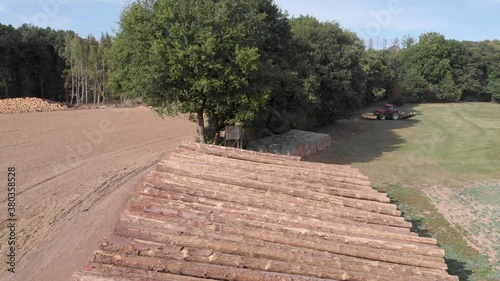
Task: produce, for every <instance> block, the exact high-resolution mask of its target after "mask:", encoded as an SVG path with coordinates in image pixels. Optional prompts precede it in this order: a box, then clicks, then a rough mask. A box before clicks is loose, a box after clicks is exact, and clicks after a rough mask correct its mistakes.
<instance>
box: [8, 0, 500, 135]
mask: <svg viewBox="0 0 500 281" xmlns="http://www.w3.org/2000/svg"><path fill="white" fill-rule="evenodd" d="M385 42H387V41H385ZM373 45H374V44H373V41H369V42H366V43H365V42H363V41H362V40H361V39H360V38H359V37H358V36H357V35H356V34H354V33H352V32H350V31H348V30H345V29H343V28H342V27H341V26H340V25H339V24H338V23H335V22H320V21H318V20H317V19H315V18H314V17H310V16H301V17H299V18H289V17H288V16H287V15H286V14H285V13H283V12H282V11H281V10H280V9H279V8H278V7H277V6H276V5H275V4H274V2H273V1H272V0H184V1H177V0H136V1H134V2H132V3H130V4H129V5H127V6H126V7H125V8H124V10H123V12H122V16H121V19H120V28H119V30H118V32H117V34H116V36H115V37H111V36H109V35H107V34H105V35H102V36H101V38H100V39H96V38H94V37H93V36H88V37H87V38H81V37H79V36H78V35H76V34H75V33H74V32H71V31H54V30H51V29H41V28H37V27H33V26H28V25H24V26H21V27H20V28H18V29H14V28H13V27H11V26H3V25H0V56H1V57H0V85H2V86H3V87H0V88H1V89H0V91H3V96H5V97H9V96H10V97H14V96H39V97H45V98H52V99H57V100H66V101H69V102H72V103H78V104H81V103H102V102H103V101H105V100H108V101H109V100H111V99H112V98H113V97H123V96H126V97H128V98H135V97H141V98H142V99H143V101H144V102H145V103H147V104H149V105H152V106H153V107H154V108H155V109H156V111H157V112H158V113H159V114H161V115H165V114H167V115H172V114H177V113H189V114H191V115H192V117H193V121H195V122H197V124H198V125H199V131H200V140H211V139H213V138H214V136H216V135H217V134H218V133H219V132H220V131H221V130H222V129H223V128H224V127H225V126H226V125H229V124H234V123H243V124H244V125H245V126H246V127H247V132H251V134H252V135H253V136H257V137H261V136H263V135H265V134H269V133H281V132H284V131H286V130H288V129H290V128H298V129H310V128H312V127H315V126H320V125H324V124H327V123H331V122H334V121H335V120H338V119H342V118H349V117H351V116H352V114H353V112H354V111H355V110H356V109H359V108H360V107H362V106H364V105H366V104H369V103H372V102H374V101H376V100H379V99H383V98H388V99H390V100H391V101H394V102H420V101H439V102H454V101H458V100H461V99H468V98H471V97H472V98H474V99H478V100H491V99H500V41H483V42H459V41H456V40H447V39H446V38H445V37H444V36H442V35H440V34H437V33H427V34H423V35H422V36H420V38H419V39H418V40H417V39H415V38H413V37H410V36H406V37H404V38H402V39H401V40H399V39H395V40H394V41H393V42H392V44H391V45H392V46H390V47H388V45H389V44H388V43H384V49H382V50H377V49H374V47H373ZM0 93H1V92H0ZM207 123H208V124H209V125H208V126H206V125H205V124H207Z"/></svg>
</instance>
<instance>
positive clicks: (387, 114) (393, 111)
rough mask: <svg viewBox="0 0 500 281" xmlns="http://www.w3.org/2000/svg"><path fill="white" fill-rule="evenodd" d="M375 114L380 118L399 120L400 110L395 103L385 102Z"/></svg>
mask: <svg viewBox="0 0 500 281" xmlns="http://www.w3.org/2000/svg"><path fill="white" fill-rule="evenodd" d="M373 114H375V116H377V119H378V120H385V119H392V120H398V119H399V118H400V114H399V110H398V109H397V108H396V105H394V104H385V105H384V106H383V107H382V108H380V109H378V110H377V111H375V112H374V113H373Z"/></svg>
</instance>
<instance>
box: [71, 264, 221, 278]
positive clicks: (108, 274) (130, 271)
mask: <svg viewBox="0 0 500 281" xmlns="http://www.w3.org/2000/svg"><path fill="white" fill-rule="evenodd" d="M211 280H212V281H214V279H206V278H196V277H190V276H183V275H175V274H169V273H161V272H155V271H149V270H141V269H134V268H127V267H121V266H116V265H108V264H101V263H95V262H91V263H89V265H88V266H86V267H85V268H84V269H82V270H81V271H78V272H75V273H74V274H73V276H72V277H71V281H211Z"/></svg>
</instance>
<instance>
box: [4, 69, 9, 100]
mask: <svg viewBox="0 0 500 281" xmlns="http://www.w3.org/2000/svg"><path fill="white" fill-rule="evenodd" d="M3 86H4V87H5V98H7V99H8V98H9V80H8V77H7V74H4V76H3Z"/></svg>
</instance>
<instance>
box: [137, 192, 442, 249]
mask: <svg viewBox="0 0 500 281" xmlns="http://www.w3.org/2000/svg"><path fill="white" fill-rule="evenodd" d="M141 194H143V195H146V196H152V197H153V198H151V199H150V200H151V201H152V202H153V200H154V202H156V203H157V204H158V205H157V206H155V208H158V209H159V210H163V211H166V210H168V209H169V208H174V207H176V206H179V207H178V208H194V209H196V210H197V211H199V212H201V213H202V214H201V215H203V212H206V213H207V214H211V213H213V212H219V213H222V214H225V215H226V216H227V215H229V216H234V217H239V218H251V219H252V220H258V221H265V222H267V221H269V222H276V223H283V224H288V225H290V226H292V227H293V226H308V227H313V228H312V229H318V230H319V229H322V230H324V231H328V232H332V231H333V232H335V231H342V232H344V233H350V234H353V235H354V234H356V235H365V236H380V237H387V238H390V239H395V240H402V241H410V242H418V243H424V244H436V243H437V242H436V240H435V239H431V238H421V237H418V236H417V235H416V234H415V233H412V232H410V231H409V229H408V228H396V227H390V226H384V225H376V224H375V225H374V224H366V223H361V222H358V221H353V220H349V219H343V218H337V217H331V218H325V217H319V218H315V217H314V216H313V217H312V216H311V214H309V213H306V214H304V215H300V214H297V213H289V212H286V211H282V210H280V211H279V210H274V211H271V210H269V208H265V207H264V208H259V207H249V206H245V205H239V204H234V203H230V202H220V201H216V200H211V199H207V198H202V199H200V198H197V197H194V196H191V195H186V194H177V193H172V192H167V191H162V190H158V189H156V188H152V187H146V188H145V189H144V192H141ZM165 199H167V200H168V201H166V202H165V201H164V200H165ZM162 201H163V202H162ZM176 201H177V202H176ZM258 203H259V202H255V205H258ZM161 204H164V206H161Z"/></svg>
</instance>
